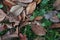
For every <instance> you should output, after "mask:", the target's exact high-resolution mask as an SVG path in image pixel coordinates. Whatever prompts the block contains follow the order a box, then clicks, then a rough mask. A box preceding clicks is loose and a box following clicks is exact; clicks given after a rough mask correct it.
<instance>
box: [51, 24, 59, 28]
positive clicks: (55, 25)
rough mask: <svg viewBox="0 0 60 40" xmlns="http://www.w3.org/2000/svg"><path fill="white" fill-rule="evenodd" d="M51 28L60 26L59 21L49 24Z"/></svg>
mask: <svg viewBox="0 0 60 40" xmlns="http://www.w3.org/2000/svg"><path fill="white" fill-rule="evenodd" d="M51 28H60V23H55V24H53V25H52V26H51Z"/></svg>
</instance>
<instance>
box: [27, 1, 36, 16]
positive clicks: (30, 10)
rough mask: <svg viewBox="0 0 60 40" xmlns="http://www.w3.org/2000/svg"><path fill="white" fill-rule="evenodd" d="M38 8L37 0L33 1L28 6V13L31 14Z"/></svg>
mask: <svg viewBox="0 0 60 40" xmlns="http://www.w3.org/2000/svg"><path fill="white" fill-rule="evenodd" d="M35 8H36V2H32V3H30V4H29V5H28V7H27V8H26V14H27V15H28V14H31V13H33V11H34V10H35Z"/></svg>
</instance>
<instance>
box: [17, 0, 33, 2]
mask: <svg viewBox="0 0 60 40" xmlns="http://www.w3.org/2000/svg"><path fill="white" fill-rule="evenodd" d="M18 1H19V2H22V3H31V2H32V1H33V0H18Z"/></svg>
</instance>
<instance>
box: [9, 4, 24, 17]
mask: <svg viewBox="0 0 60 40" xmlns="http://www.w3.org/2000/svg"><path fill="white" fill-rule="evenodd" d="M23 9H24V8H23V7H22V6H20V5H16V6H13V7H12V8H11V9H10V12H12V13H13V14H14V15H15V16H18V15H20V14H21V12H22V11H23Z"/></svg>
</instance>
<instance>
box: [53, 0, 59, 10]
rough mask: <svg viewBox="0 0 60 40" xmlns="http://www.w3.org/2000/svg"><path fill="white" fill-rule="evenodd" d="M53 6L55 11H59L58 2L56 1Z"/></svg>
mask: <svg viewBox="0 0 60 40" xmlns="http://www.w3.org/2000/svg"><path fill="white" fill-rule="evenodd" d="M53 6H54V7H55V9H56V10H60V0H56V1H55V3H54V4H53Z"/></svg>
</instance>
